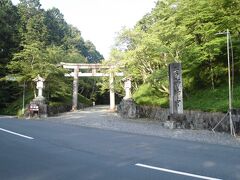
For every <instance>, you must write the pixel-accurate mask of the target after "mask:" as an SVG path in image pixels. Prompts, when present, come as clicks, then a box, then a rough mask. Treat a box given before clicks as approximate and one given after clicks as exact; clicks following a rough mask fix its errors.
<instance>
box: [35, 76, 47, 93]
mask: <svg viewBox="0 0 240 180" xmlns="http://www.w3.org/2000/svg"><path fill="white" fill-rule="evenodd" d="M33 81H34V82H36V88H37V89H38V96H37V98H44V97H43V95H42V94H43V88H44V84H43V82H44V81H45V79H44V78H42V77H40V75H39V74H38V75H37V77H36V78H35V79H33Z"/></svg>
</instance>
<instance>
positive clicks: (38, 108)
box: [28, 97, 48, 118]
mask: <svg viewBox="0 0 240 180" xmlns="http://www.w3.org/2000/svg"><path fill="white" fill-rule="evenodd" d="M28 115H29V116H30V117H39V118H46V117H47V116H48V114H47V104H46V100H45V98H44V97H36V98H35V99H33V100H32V101H31V102H30V103H29V106H28Z"/></svg>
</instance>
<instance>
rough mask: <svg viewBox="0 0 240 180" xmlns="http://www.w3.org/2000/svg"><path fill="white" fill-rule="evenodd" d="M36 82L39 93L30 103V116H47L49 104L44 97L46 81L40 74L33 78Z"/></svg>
mask: <svg viewBox="0 0 240 180" xmlns="http://www.w3.org/2000/svg"><path fill="white" fill-rule="evenodd" d="M33 81H34V82H36V88H37V89H38V95H37V97H36V98H34V99H33V100H32V101H31V102H30V104H29V108H28V111H29V116H30V117H35V116H37V117H40V118H41V117H47V104H46V101H45V98H44V97H43V89H44V81H45V79H44V78H42V77H41V76H40V75H39V74H38V75H37V77H36V78H34V79H33Z"/></svg>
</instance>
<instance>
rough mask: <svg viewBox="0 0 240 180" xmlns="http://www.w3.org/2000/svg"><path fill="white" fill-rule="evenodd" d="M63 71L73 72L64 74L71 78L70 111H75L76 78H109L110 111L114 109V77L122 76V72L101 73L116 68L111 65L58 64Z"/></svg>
mask: <svg viewBox="0 0 240 180" xmlns="http://www.w3.org/2000/svg"><path fill="white" fill-rule="evenodd" d="M60 64H61V65H62V66H63V68H65V69H73V70H74V71H73V72H71V73H69V74H65V76H66V77H73V100H72V110H73V111H74V110H77V102H78V77H107V76H109V89H110V109H111V110H114V109H115V93H114V76H123V75H124V74H123V73H122V72H118V73H113V72H112V71H110V73H102V72H99V71H100V70H104V69H105V70H112V69H114V68H116V66H113V65H103V64H83V63H64V62H61V63H60ZM81 69H83V70H84V69H85V70H86V69H89V70H91V72H81V71H80V70H81Z"/></svg>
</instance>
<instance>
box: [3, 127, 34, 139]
mask: <svg viewBox="0 0 240 180" xmlns="http://www.w3.org/2000/svg"><path fill="white" fill-rule="evenodd" d="M0 131H4V132H7V133H10V134H14V135H16V136H20V137H23V138H27V139H34V138H33V137H30V136H26V135H23V134H19V133H16V132H13V131H9V130H7V129H3V128H0Z"/></svg>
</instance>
